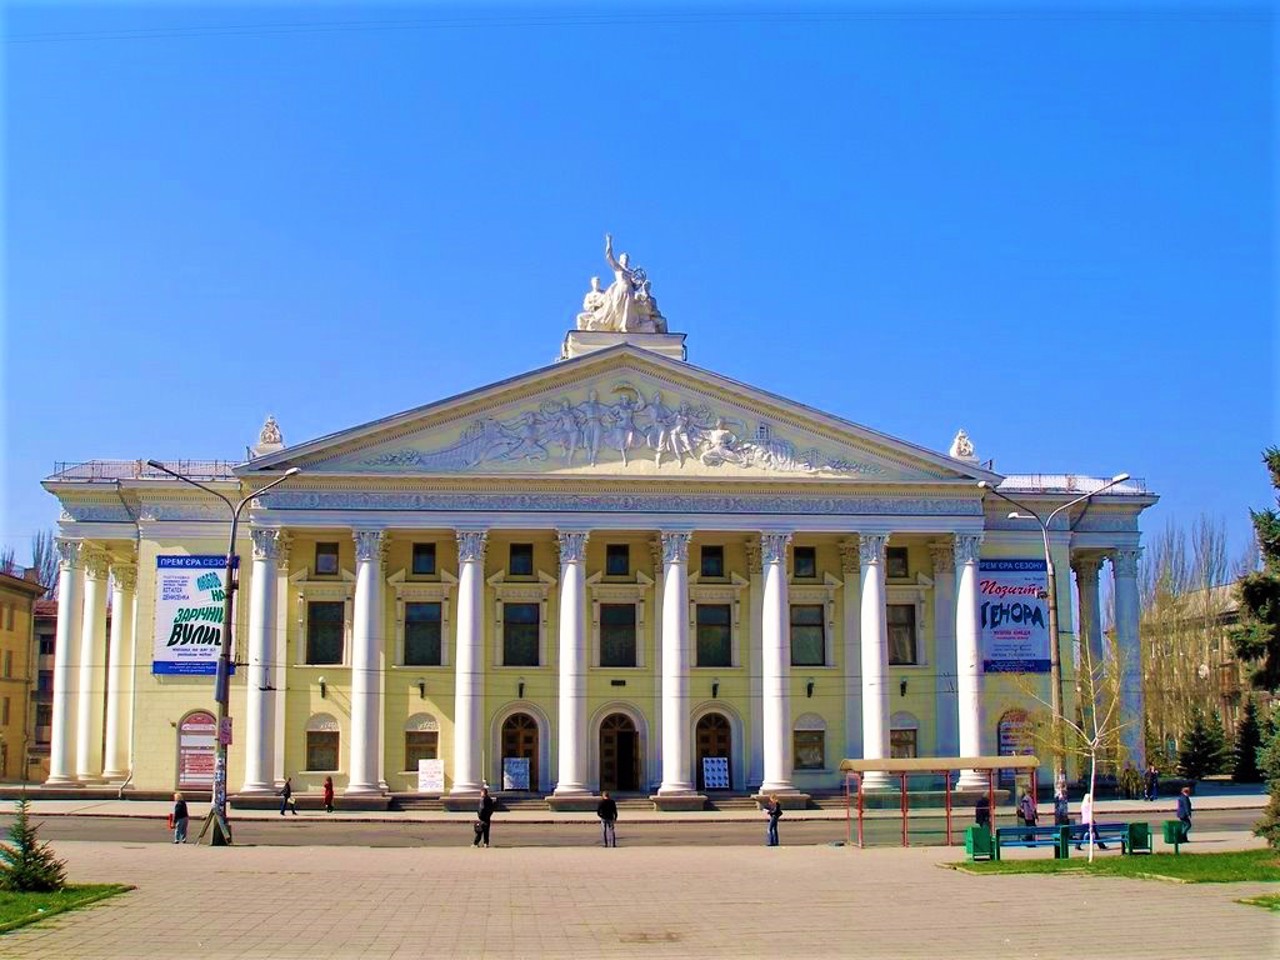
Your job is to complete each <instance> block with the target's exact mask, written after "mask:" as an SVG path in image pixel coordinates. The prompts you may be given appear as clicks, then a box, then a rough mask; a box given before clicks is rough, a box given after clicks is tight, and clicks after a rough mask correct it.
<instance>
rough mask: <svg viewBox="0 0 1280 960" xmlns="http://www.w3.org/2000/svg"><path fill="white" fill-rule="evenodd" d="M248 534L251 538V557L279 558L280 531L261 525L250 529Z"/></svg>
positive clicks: (257, 558)
mask: <svg viewBox="0 0 1280 960" xmlns="http://www.w3.org/2000/svg"><path fill="white" fill-rule="evenodd" d="M249 536H250V537H251V538H252V539H253V559H255V560H276V559H279V556H280V541H281V540H282V539H283V538H282V536H281V531H279V530H274V529H268V528H265V527H263V528H257V529H253V530H250V531H249Z"/></svg>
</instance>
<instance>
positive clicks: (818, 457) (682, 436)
mask: <svg viewBox="0 0 1280 960" xmlns="http://www.w3.org/2000/svg"><path fill="white" fill-rule="evenodd" d="M605 392H606V394H607V395H608V396H607V397H606V398H605V399H601V397H600V395H599V392H598V391H597V390H595V389H591V390H588V391H587V394H586V397H585V398H584V399H581V400H578V401H577V402H575V401H574V400H573V399H572V398H570V397H567V396H566V397H561V398H559V399H554V400H545V401H543V402H542V403H541V404H539V405H538V406H537V407H536V408H530V409H527V410H524V411H522V412H520V413H518V414H516V415H515V416H514V417H511V418H508V419H497V418H494V417H489V418H485V419H482V420H475V421H474V422H472V423H471V424H470V425H469V426H468V427H467V428H466V429H464V430H463V432H462V434H461V436H460V437H459V438H458V439H457V440H456V441H455V442H453V443H451V444H449V445H447V446H445V447H442V448H440V449H437V450H418V449H414V448H403V449H400V450H394V451H388V452H382V453H378V454H375V455H372V456H369V457H366V458H365V459H363V460H361V461H360V465H361V466H364V467H373V468H382V469H403V468H406V467H408V468H419V469H425V470H448V471H465V470H469V469H471V468H474V467H477V466H480V465H481V464H532V463H541V462H552V461H554V462H558V463H562V464H563V465H564V466H566V467H573V466H575V465H578V464H584V465H586V466H591V467H594V466H596V465H597V464H598V463H599V462H600V460H601V458H602V457H606V456H607V457H609V458H610V459H612V454H613V453H614V452H616V453H617V455H618V457H619V458H620V459H621V461H622V464H623V466H627V465H628V464H630V463H631V462H632V461H633V460H635V459H636V458H637V457H642V456H650V457H652V459H653V462H654V464H655V465H656V466H658V467H661V466H662V465H663V464H664V463H672V464H678V465H679V466H681V467H683V466H684V465H685V464H686V463H688V462H690V461H693V462H696V463H698V464H701V465H702V466H705V467H711V468H717V467H724V466H732V467H739V468H756V469H760V470H766V471H775V472H785V473H797V472H798V473H809V474H819V473H824V474H835V475H840V476H871V477H878V476H883V475H885V474H886V473H887V471H886V470H885V468H884V467H883V466H881V465H880V464H877V463H873V462H864V461H853V460H849V459H846V458H843V457H834V456H829V455H827V454H824V453H823V452H822V451H820V450H818V449H817V448H816V447H814V448H809V449H806V450H802V451H797V450H796V448H795V445H794V444H792V443H791V442H790V441H788V440H785V439H783V438H781V437H775V436H773V434H772V430H771V428H770V427H769V425H768V424H766V423H760V424H758V425H757V426H756V428H755V430H754V431H751V430H749V429H748V425H747V424H746V423H745V422H744V421H742V420H738V419H733V418H731V417H726V416H721V415H718V414H717V413H716V412H715V411H714V410H712V408H711V407H710V406H709V405H708V404H707V403H706V402H705V401H702V400H697V401H689V400H681V399H679V398H674V397H670V396H664V394H663V392H662V391H661V390H655V391H654V392H653V395H652V396H650V397H646V396H645V395H644V394H643V393H642V392H641V391H640V390H639V389H637V388H636V387H635V386H633V385H632V384H631V383H629V382H627V381H619V382H617V383H615V384H614V385H613V386H612V387H611V388H609V389H608V390H606V391H605Z"/></svg>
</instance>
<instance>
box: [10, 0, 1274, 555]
mask: <svg viewBox="0 0 1280 960" xmlns="http://www.w3.org/2000/svg"><path fill="white" fill-rule="evenodd" d="M771 9H772V10H773V12H770V10H771ZM809 9H810V10H811V11H813V12H812V13H810V14H797V13H780V12H778V10H779V8H778V7H775V8H768V7H763V6H746V5H736V6H729V5H712V4H700V5H689V6H684V7H663V8H658V7H656V6H631V7H622V6H590V7H588V6H577V7H558V8H556V7H550V6H547V5H537V6H533V5H525V6H508V7H477V6H467V7H446V6H440V5H429V4H398V5H392V6H385V7H375V6H372V5H361V4H343V5H338V4H277V5H261V6H218V7H208V8H201V7H197V6H189V5H163V4H148V5H145V6H135V7H119V8H103V7H101V6H100V5H99V6H95V7H92V8H87V7H86V8H81V7H75V6H71V5H65V4H63V5H55V4H41V5H34V6H14V5H10V7H9V10H8V17H7V22H6V37H5V40H6V42H5V45H4V54H5V60H6V63H5V68H6V69H5V87H4V107H5V117H6V121H7V123H6V127H5V151H4V160H5V181H6V187H7V190H6V197H5V203H6V209H5V211H4V214H5V215H4V219H5V224H6V227H7V230H6V235H5V248H6V253H7V259H6V278H5V281H6V289H5V294H6V297H5V326H4V330H3V349H4V366H3V370H4V374H3V375H4V400H5V405H6V410H5V413H6V417H5V431H6V432H5V435H4V437H3V451H4V465H3V486H4V489H3V497H2V498H0V501H2V505H3V516H0V543H8V544H11V545H13V546H15V547H16V548H17V550H18V556H19V561H20V562H21V561H22V559H23V557H24V556H25V555H26V553H27V547H28V538H29V537H30V535H31V534H32V533H33V532H34V531H36V530H39V529H43V528H48V527H51V526H52V525H53V524H54V522H55V521H56V519H57V509H56V502H55V501H54V499H53V498H52V497H50V496H49V495H48V494H46V493H44V491H43V490H42V489H41V488H40V486H39V482H40V480H41V478H43V477H45V476H46V475H48V474H49V473H50V472H51V470H52V468H53V463H54V461H55V460H72V461H75V460H87V459H93V458H149V457H157V458H176V457H208V458H229V459H236V458H239V457H240V456H241V455H242V454H243V452H244V448H245V445H246V444H247V443H249V442H251V441H252V440H253V439H254V438H255V437H256V434H257V431H258V428H259V427H260V425H261V423H262V420H263V418H264V416H265V415H266V414H267V413H268V412H272V413H274V414H275V415H276V416H277V418H278V419H279V422H280V425H281V427H282V429H283V431H284V435H285V439H286V441H288V442H290V443H296V442H300V441H303V440H306V439H310V438H313V437H315V436H319V435H322V434H326V433H329V432H332V431H334V430H338V429H341V428H344V427H347V426H353V425H355V424H359V423H362V422H365V421H367V420H370V419H373V418H376V417H380V416H385V415H388V414H391V413H394V412H397V411H399V410H402V409H405V408H408V407H413V406H416V405H419V404H422V403H426V402H429V401H432V400H435V399H439V398H442V397H445V396H448V395H451V394H453V393H456V392H459V391H463V390H467V389H470V388H473V387H477V386H480V385H483V384H485V383H488V382H490V381H493V380H496V379H499V378H502V377H506V376H510V375H513V374H516V373H519V372H521V371H524V370H527V369H530V368H533V367H537V366H541V365H543V364H544V363H547V362H549V361H550V360H551V359H552V358H553V356H554V354H555V353H556V351H557V348H558V346H559V342H560V340H561V339H562V337H563V335H564V332H565V330H566V329H568V328H569V327H570V326H571V325H572V322H573V316H574V314H575V313H576V311H577V310H578V309H579V305H580V302H581V298H582V294H583V292H584V291H585V289H586V285H587V280H588V278H589V277H590V276H591V275H593V274H598V273H601V272H602V267H603V261H602V255H601V242H602V234H603V233H604V232H605V231H606V230H608V231H611V232H612V233H613V234H614V235H615V237H616V238H617V243H618V247H619V249H621V250H627V251H630V253H631V254H632V257H633V259H634V260H636V261H637V262H639V263H640V264H641V265H643V266H644V267H645V268H646V269H647V270H648V272H649V275H650V277H651V278H652V280H653V285H654V292H655V294H656V295H657V296H658V298H659V300H660V302H661V304H662V309H663V312H664V313H665V314H666V316H667V317H668V319H669V321H670V323H671V326H672V328H673V329H675V330H679V331H683V332H686V333H688V335H689V341H688V343H689V357H690V360H691V361H693V362H694V363H696V364H698V365H700V366H704V367H708V368H710V369H713V370H716V371H717V372H720V373H722V374H725V375H727V376H730V377H734V378H736V379H739V380H743V381H746V382H748V383H753V384H756V385H758V386H760V387H762V388H765V389H767V390H771V391H774V392H777V393H781V394H784V395H787V396H790V397H793V398H794V399H796V400H798V401H802V402H804V403H807V404H810V405H812V406H816V407H819V408H822V409H825V410H828V411H830V412H832V413H835V414H837V415H840V416H843V417H846V418H848V419H851V420H853V421H856V422H859V423H863V424H866V425H868V426H870V427H873V428H875V429H877V430H882V431H885V432H887V433H890V434H894V435H896V436H899V437H902V438H904V439H907V440H910V441H912V442H915V443H919V444H922V445H925V446H928V447H932V448H934V449H938V450H945V449H946V447H947V445H948V444H949V442H950V440H951V437H952V435H953V434H954V433H955V430H956V429H957V428H958V427H962V426H963V427H964V428H966V429H967V430H968V431H969V433H970V435H971V436H972V438H973V440H974V442H975V444H976V446H977V452H978V454H979V455H980V456H981V457H983V458H984V459H985V458H988V457H993V458H994V459H995V466H996V469H997V470H999V471H1001V472H1005V473H1019V472H1064V471H1065V472H1075V473H1091V474H1095V475H1099V476H1109V475H1111V474H1114V473H1117V472H1120V471H1126V472H1129V473H1132V474H1133V475H1134V476H1137V477H1144V478H1146V479H1147V481H1148V483H1149V484H1150V485H1151V487H1152V488H1153V489H1154V490H1155V491H1156V492H1158V493H1159V494H1160V495H1161V496H1162V498H1163V500H1162V503H1161V505H1160V506H1159V507H1158V508H1156V509H1155V510H1153V511H1151V512H1150V513H1148V514H1147V521H1146V524H1145V526H1146V529H1147V531H1148V532H1151V531H1154V530H1155V529H1157V528H1158V527H1159V526H1161V525H1163V523H1164V522H1166V520H1167V519H1169V518H1175V519H1177V520H1179V521H1181V522H1184V523H1190V521H1191V520H1192V519H1193V518H1194V517H1196V516H1197V515H1198V514H1199V513H1201V512H1202V511H1204V512H1207V513H1208V514H1210V515H1211V516H1214V517H1218V518H1221V519H1222V520H1223V521H1224V522H1225V523H1227V524H1228V526H1229V530H1230V533H1231V538H1232V550H1233V553H1234V552H1236V551H1237V550H1239V549H1240V548H1243V546H1244V544H1245V542H1246V539H1247V537H1248V529H1249V527H1248V514H1247V511H1248V508H1249V507H1251V506H1253V507H1262V506H1266V505H1268V504H1269V503H1271V502H1272V493H1271V490H1270V487H1269V484H1268V482H1267V479H1266V476H1265V472H1264V469H1263V467H1262V465H1261V463H1260V455H1261V450H1262V448H1263V447H1264V446H1265V445H1267V444H1268V443H1273V442H1278V441H1280V430H1277V424H1278V422H1280V419H1278V418H1277V393H1276V387H1277V384H1276V367H1277V340H1276V313H1275V309H1276V301H1275V290H1274V284H1275V279H1276V278H1275V273H1274V270H1275V268H1274V257H1275V254H1276V250H1275V237H1274V226H1275V222H1276V213H1277V209H1276V196H1275V184H1274V179H1273V172H1272V168H1273V165H1274V164H1275V163H1276V157H1275V151H1274V131H1275V113H1274V109H1275V96H1276V76H1275V37H1276V33H1275V22H1274V20H1273V16H1274V11H1273V8H1272V7H1271V6H1270V5H1267V4H1257V5H1253V6H1231V5H1228V4H1223V3H1217V4H1204V5H1201V6H1199V7H1191V6H1188V5H1187V4H1151V3H1147V4H1134V3H1128V4H1105V3H1104V4H1097V3H1095V4H1092V5H1091V9H1092V10H1093V11H1094V12H1089V10H1088V9H1086V8H1085V7H1084V6H1081V5H1078V4H1070V3H1066V4H1063V3H1058V4H1055V5H1054V6H1053V7H1048V6H1044V7H1037V6H1035V5H1029V4H1020V5H1017V6H1004V7H999V6H992V5H990V4H981V5H974V4H968V5H965V4H940V3H933V4H928V5H913V6H907V5H902V4H892V3H887V2H881V3H878V4H876V5H874V6H868V5H856V4H845V5H832V4H827V5H822V6H815V7H810V8H809ZM885 11H892V12H890V13H886V12H885ZM1011 11H1017V12H1011Z"/></svg>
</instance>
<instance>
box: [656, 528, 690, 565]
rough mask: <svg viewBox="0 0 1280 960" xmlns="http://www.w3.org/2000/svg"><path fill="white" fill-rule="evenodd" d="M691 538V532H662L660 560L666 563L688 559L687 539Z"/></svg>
mask: <svg viewBox="0 0 1280 960" xmlns="http://www.w3.org/2000/svg"><path fill="white" fill-rule="evenodd" d="M692 539H693V534H691V533H664V534H662V562H663V564H664V565H665V564H668V563H687V562H688V560H689V541H690V540H692Z"/></svg>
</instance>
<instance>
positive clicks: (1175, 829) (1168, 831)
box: [1164, 820, 1182, 853]
mask: <svg viewBox="0 0 1280 960" xmlns="http://www.w3.org/2000/svg"><path fill="white" fill-rule="evenodd" d="M1164 842H1165V843H1168V844H1171V845H1172V846H1173V852H1174V853H1179V852H1181V851H1179V850H1178V845H1179V844H1181V843H1182V821H1181V820H1166V821H1165V822H1164Z"/></svg>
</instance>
